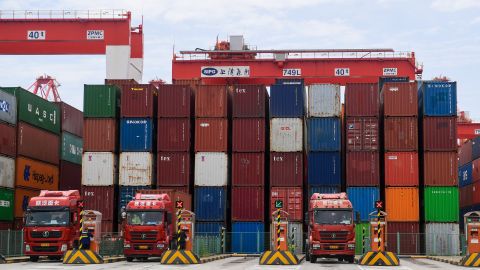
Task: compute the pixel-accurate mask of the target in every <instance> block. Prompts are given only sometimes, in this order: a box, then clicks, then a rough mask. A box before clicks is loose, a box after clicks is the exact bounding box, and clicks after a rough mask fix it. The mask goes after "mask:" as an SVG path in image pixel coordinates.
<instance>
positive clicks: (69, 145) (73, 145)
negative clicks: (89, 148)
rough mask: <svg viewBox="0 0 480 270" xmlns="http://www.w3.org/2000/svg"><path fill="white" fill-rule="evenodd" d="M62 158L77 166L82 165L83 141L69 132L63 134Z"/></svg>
mask: <svg viewBox="0 0 480 270" xmlns="http://www.w3.org/2000/svg"><path fill="white" fill-rule="evenodd" d="M61 151H62V152H61V153H60V158H61V159H62V160H66V161H70V162H72V163H76V164H82V153H83V139H82V138H79V137H77V136H75V135H72V134H70V133H68V132H63V133H62V149H61Z"/></svg>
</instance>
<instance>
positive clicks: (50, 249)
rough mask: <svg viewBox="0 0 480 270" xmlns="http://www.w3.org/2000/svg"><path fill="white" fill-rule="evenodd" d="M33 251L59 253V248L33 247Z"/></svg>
mask: <svg viewBox="0 0 480 270" xmlns="http://www.w3.org/2000/svg"><path fill="white" fill-rule="evenodd" d="M32 250H33V251H35V252H57V250H58V247H55V246H53V247H41V246H33V247H32Z"/></svg>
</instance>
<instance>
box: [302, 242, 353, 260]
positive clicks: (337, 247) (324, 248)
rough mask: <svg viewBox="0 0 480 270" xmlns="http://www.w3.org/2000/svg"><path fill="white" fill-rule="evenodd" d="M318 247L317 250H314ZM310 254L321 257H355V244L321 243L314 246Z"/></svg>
mask: <svg viewBox="0 0 480 270" xmlns="http://www.w3.org/2000/svg"><path fill="white" fill-rule="evenodd" d="M314 246H316V248H313V247H314ZM310 254H311V255H313V256H319V257H342V256H354V255H355V243H346V244H344V243H341V244H339V243H321V244H316V245H312V247H311V249H310Z"/></svg>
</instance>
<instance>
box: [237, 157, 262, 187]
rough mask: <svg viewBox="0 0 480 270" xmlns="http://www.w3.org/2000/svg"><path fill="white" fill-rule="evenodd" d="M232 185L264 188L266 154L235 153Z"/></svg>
mask: <svg viewBox="0 0 480 270" xmlns="http://www.w3.org/2000/svg"><path fill="white" fill-rule="evenodd" d="M232 185H233V186H234V187H235V186H262V187H263V186H264V185H265V153H233V154H232Z"/></svg>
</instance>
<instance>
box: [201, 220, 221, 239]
mask: <svg viewBox="0 0 480 270" xmlns="http://www.w3.org/2000/svg"><path fill="white" fill-rule="evenodd" d="M222 227H223V228H227V225H226V224H225V223H224V222H195V233H199V234H202V235H210V236H217V235H220V231H221V230H222Z"/></svg>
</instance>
